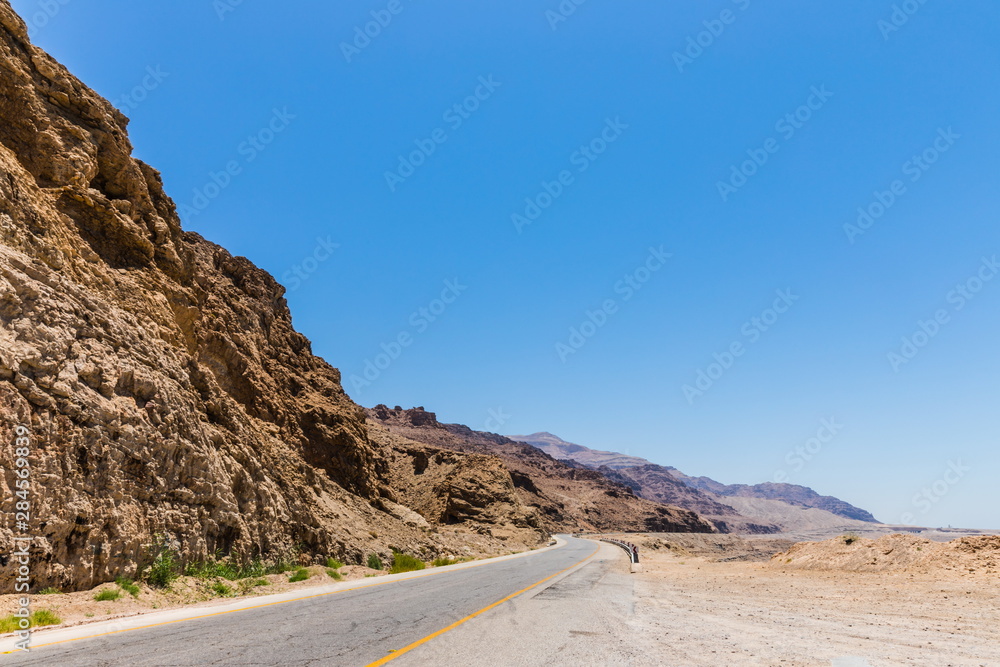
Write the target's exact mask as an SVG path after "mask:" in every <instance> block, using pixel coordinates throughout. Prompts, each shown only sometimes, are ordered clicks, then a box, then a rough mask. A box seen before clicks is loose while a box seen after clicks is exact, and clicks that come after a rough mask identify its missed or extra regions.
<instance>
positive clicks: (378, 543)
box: [0, 0, 538, 590]
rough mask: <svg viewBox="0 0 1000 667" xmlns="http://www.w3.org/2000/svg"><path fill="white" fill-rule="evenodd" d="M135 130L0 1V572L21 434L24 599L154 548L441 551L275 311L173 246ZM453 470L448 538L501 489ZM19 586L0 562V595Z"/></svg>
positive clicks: (336, 390)
mask: <svg viewBox="0 0 1000 667" xmlns="http://www.w3.org/2000/svg"><path fill="white" fill-rule="evenodd" d="M126 125H127V119H126V118H125V117H124V116H123V115H122V114H121V113H120V112H118V111H117V110H115V109H114V108H113V107H112V106H111V105H110V104H109V103H108V102H107V101H105V100H104V99H102V98H101V97H99V96H98V95H97V94H96V93H94V92H93V91H92V90H90V89H89V88H87V87H86V86H85V85H84V84H82V83H81V82H80V81H78V80H77V79H75V78H74V77H73V76H72V75H71V74H70V73H69V72H68V71H67V70H66V69H65V68H63V67H62V66H61V65H59V64H58V63H57V62H55V61H54V60H53V59H52V58H50V57H49V56H48V55H46V54H45V53H44V52H42V51H41V50H39V49H37V48H35V47H33V46H32V45H31V44H29V42H28V37H27V32H26V28H25V25H24V23H23V22H22V21H21V20H20V19H19V18H18V17H17V16H16V15H15V13H14V12H13V11H12V9H11V7H10V5H9V4H8V2H7V1H6V0H0V420H2V421H0V485H2V486H3V490H4V492H3V503H2V506H0V510H2V516H0V554H9V553H11V552H12V551H13V546H12V541H11V540H12V537H13V535H14V533H12V530H13V528H14V526H15V523H14V506H13V501H12V500H11V498H12V497H13V491H14V480H15V478H14V473H13V470H14V466H15V461H14V452H13V442H14V436H13V429H14V427H15V426H16V425H18V424H23V425H25V426H27V427H29V428H30V430H31V433H32V438H33V441H34V449H33V452H32V455H31V459H30V463H31V483H32V493H33V496H32V498H33V499H32V503H33V504H32V511H31V526H30V534H32V535H34V536H35V542H34V546H33V550H32V576H33V579H34V586H35V587H36V588H41V587H44V586H49V585H51V586H56V587H59V588H62V589H64V590H67V589H72V588H77V587H90V586H93V585H95V584H98V583H101V582H104V581H108V580H110V579H113V578H114V577H115V576H118V575H127V576H134V575H135V573H136V570H137V568H138V567H139V566H141V565H142V563H143V560H144V559H145V558H147V557H148V547H149V545H150V544H151V543H152V542H153V541H154V539H155V538H156V537H157V536H164V537H166V538H167V539H168V540H169V541H170V542H171V543H173V544H174V545H175V546H176V548H177V549H178V551H179V555H180V557H181V559H182V560H193V559H202V558H205V557H208V556H211V555H215V554H218V555H234V556H240V555H242V556H247V557H249V556H252V555H257V554H261V555H264V556H268V555H277V554H279V553H281V554H285V553H287V552H289V551H300V552H302V553H304V554H305V556H306V557H319V556H322V555H334V556H338V557H341V558H342V559H346V560H347V561H348V562H360V561H361V559H362V557H363V556H364V555H365V554H366V553H371V552H372V551H375V552H378V553H382V554H389V553H390V551H389V546H393V547H396V548H400V549H405V550H410V551H413V552H420V553H423V554H428V555H433V554H435V553H439V552H440V553H443V552H452V551H454V548H453V547H454V542H452V543H449V544H446V542H447V540H446V539H445V538H444V537H442V536H438V535H434V534H429V533H428V531H427V526H426V525H421V522H422V521H423V519H421V518H420V515H418V514H416V513H414V512H413V511H412V510H410V509H408V508H406V507H405V506H402V505H400V504H399V503H397V502H396V497H395V494H394V492H393V491H392V490H391V489H390V488H389V484H390V482H391V479H390V461H389V459H388V458H387V455H386V453H385V452H384V451H381V450H379V449H378V447H377V446H376V445H375V444H373V443H372V442H371V440H370V439H369V435H368V430H367V427H366V424H365V415H364V412H363V410H361V409H360V408H359V407H358V406H356V405H355V404H354V403H352V402H351V400H350V399H349V398H348V397H347V396H346V395H345V393H344V391H343V389H342V388H341V384H340V374H339V372H338V371H337V370H336V369H335V368H333V367H331V366H330V365H329V364H327V363H326V362H325V361H323V360H322V359H319V358H317V357H315V356H313V355H312V353H311V351H310V345H309V341H308V340H306V338H305V337H303V336H302V335H301V334H299V333H297V332H296V331H295V330H294V329H293V328H292V324H291V317H290V314H289V311H288V307H287V305H286V302H285V300H284V298H283V296H282V295H283V293H284V289H283V288H282V287H281V286H280V285H279V284H277V283H276V282H275V280H274V279H273V278H272V277H271V276H270V275H268V274H267V273H265V272H264V271H261V270H259V269H258V268H256V267H255V266H254V265H253V264H252V263H251V262H250V261H248V260H247V259H245V258H242V257H233V256H231V255H230V254H229V253H228V252H226V251H225V250H224V249H222V248H220V247H218V246H216V245H214V244H212V243H209V242H208V241H206V240H205V239H203V238H201V237H200V236H198V235H196V234H192V233H185V232H184V231H182V229H181V227H180V223H179V220H178V217H177V215H176V212H175V206H174V204H173V202H172V201H171V200H170V199H169V198H168V197H167V196H166V194H165V193H164V191H163V187H162V183H161V180H160V176H159V174H158V173H157V172H156V171H155V170H154V169H153V168H151V167H149V166H148V165H146V164H143V163H142V162H140V161H138V160H136V159H134V158H132V157H131V153H132V146H131V144H130V143H129V140H128V136H127V134H126V130H125V128H126ZM455 465H456V467H457V468H460V469H462V470H464V471H465V472H464V473H456V477H455V479H464V480H467V481H468V483H467V484H465V485H463V484H460V483H453V484H451V485H450V486H446V487H443V488H442V489H441V497H442V502H444V504H445V506H444V509H443V510H441V520H442V521H444V522H449V521H458V520H460V519H461V518H462V517H466V516H469V514H470V513H471V512H472V511H473V509H474V507H475V504H476V503H477V502H481V499H480V498H479V495H477V494H480V493H481V492H485V491H481V490H482V489H488V488H492V487H491V486H490V484H491V483H492V478H491V475H493V476H496V474H497V471H496V470H495V466H493V467H492V468H490V467H488V466H487V467H485V468H484V469H482V470H479V469H478V468H477V466H476V464H475V463H474V462H470V461H465V462H462V461H459V462H457V463H456V464H455ZM501 481H502V480H501ZM473 482H475V483H473ZM476 484H479V487H477V486H476ZM480 487H481V488H480ZM477 489H480V490H477ZM507 491H508V492H509V489H507ZM463 513H464V514H463ZM17 534H18V535H20V534H21V532H20V531H19V532H18V533H17ZM376 535H378V536H379V537H377V538H376V537H375V536H376ZM535 537H536V538H537V537H538V536H537V535H535ZM12 572H13V565H12V563H10V562H8V561H7V558H6V556H3V557H2V558H0V584H2V585H3V586H4V587H6V585H7V583H9V579H10V577H11V576H12ZM4 582H7V583H4Z"/></svg>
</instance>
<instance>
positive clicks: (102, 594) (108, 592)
mask: <svg viewBox="0 0 1000 667" xmlns="http://www.w3.org/2000/svg"><path fill="white" fill-rule="evenodd" d="M121 596H122V592H121V591H120V590H118V589H117V588H103V589H101V590H100V591H98V592H97V593H95V594H94V599H95V600H97V601H98V602H113V601H115V600H117V599H118V598H120V597H121Z"/></svg>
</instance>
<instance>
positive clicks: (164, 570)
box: [144, 535, 180, 588]
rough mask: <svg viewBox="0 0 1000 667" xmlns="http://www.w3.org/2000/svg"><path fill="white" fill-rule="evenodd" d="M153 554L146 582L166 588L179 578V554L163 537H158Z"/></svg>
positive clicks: (146, 574) (147, 570)
mask: <svg viewBox="0 0 1000 667" xmlns="http://www.w3.org/2000/svg"><path fill="white" fill-rule="evenodd" d="M152 553H153V562H152V563H151V564H150V565H149V567H148V568H147V569H146V571H145V572H144V576H145V579H146V582H147V583H148V584H149V585H150V586H155V587H156V588H166V587H167V586H169V585H170V583H171V582H172V581H173V580H174V579H176V578H177V576H178V572H179V570H180V564H179V563H178V560H177V552H176V550H174V548H173V547H171V546H170V544H169V543H168V542H167V539H166V538H165V537H164V536H163V535H157V536H156V541H155V542H154V543H153V547H152Z"/></svg>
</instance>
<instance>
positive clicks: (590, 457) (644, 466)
mask: <svg viewBox="0 0 1000 667" xmlns="http://www.w3.org/2000/svg"><path fill="white" fill-rule="evenodd" d="M510 437H511V438H513V439H516V440H519V441H521V442H527V443H529V444H532V445H535V446H537V447H538V448H540V449H541V450H543V451H545V452H546V453H548V454H551V455H552V456H553V457H555V458H558V459H561V460H572V461H576V462H578V463H581V464H583V465H586V466H589V467H592V468H595V469H598V470H602V471H603V472H605V474H606V475H607V476H608V477H610V478H612V479H615V480H616V481H618V482H621V483H623V484H626V485H628V486H630V487H631V488H632V489H633V490H634V491H635V492H636V493H637V494H638V495H640V496H642V497H644V498H649V499H651V500H656V501H658V502H665V503H672V504H675V505H679V506H681V507H685V508H687V509H691V510H694V511H696V512H698V513H700V514H702V515H703V516H705V517H706V518H708V519H710V520H711V521H713V523H715V524H716V525H717V526H718V527H719V528H720V529H721V530H723V531H732V532H739V533H771V532H777V531H779V530H796V531H799V530H803V529H805V528H806V527H807V526H810V525H812V526H814V527H815V528H817V529H825V528H830V527H833V526H850V525H851V522H855V521H864V522H872V523H877V520H876V519H875V517H873V516H872V515H871V514H870V513H869V512H867V511H865V510H863V509H861V508H858V507H855V506H853V505H851V504H850V503H847V502H845V501H843V500H840V499H839V498H834V497H833V496H821V495H820V494H818V493H816V492H815V491H813V490H812V489H810V488H808V487H805V486H799V485H796V484H775V483H766V484H756V485H753V486H750V485H746V484H733V485H726V484H722V483H720V482H716V481H715V480H713V479H711V478H708V477H690V476H688V475H685V474H684V473H682V472H681V471H680V470H677V469H676V468H673V467H670V466H660V465H656V464H655V463H650V462H649V461H647V460H646V459H641V458H638V457H635V456H629V455H627V454H621V453H619V452H606V451H601V450H596V449H590V448H588V447H584V446H582V445H577V444H574V443H571V442H566V441H565V440H562V439H561V438H559V437H557V436H555V435H552V434H551V433H545V432H542V433H534V434H532V435H526V436H520V435H519V436H510ZM755 501H760V502H755ZM764 501H768V502H764ZM802 509H812V510H816V511H815V512H811V513H803V512H801V511H796V510H802ZM845 520H846V521H845Z"/></svg>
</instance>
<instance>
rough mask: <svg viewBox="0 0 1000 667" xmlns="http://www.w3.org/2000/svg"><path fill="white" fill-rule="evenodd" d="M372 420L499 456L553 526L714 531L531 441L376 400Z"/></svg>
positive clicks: (528, 501)
mask: <svg viewBox="0 0 1000 667" xmlns="http://www.w3.org/2000/svg"><path fill="white" fill-rule="evenodd" d="M368 415H369V419H370V421H371V422H373V423H376V424H379V425H381V426H384V427H385V428H388V429H389V430H390V431H391V432H392V433H394V434H397V435H401V436H403V437H405V438H408V439H410V440H413V441H418V442H422V443H425V444H428V445H431V446H433V447H436V448H440V449H446V450H451V451H459V452H466V453H469V454H487V455H490V456H492V457H498V458H499V459H500V460H502V461H503V463H504V465H505V467H506V468H507V470H509V472H510V476H511V478H512V480H513V483H514V486H515V487H516V489H517V495H518V498H519V499H520V502H521V503H522V504H523V505H524V506H525V507H527V508H530V509H532V510H533V511H534V512H536V513H537V515H538V517H539V518H538V520H537V521H538V525H540V526H542V527H543V528H545V529H548V530H551V531H655V532H712V531H714V530H715V528H714V526H713V525H712V524H711V523H709V522H708V521H706V520H705V519H703V518H702V517H700V516H699V515H698V514H697V513H696V512H693V511H691V510H689V509H683V508H681V507H677V506H675V505H670V504H664V503H660V502H655V501H652V500H649V499H645V498H641V497H638V496H637V495H636V494H635V493H634V492H633V490H632V489H631V488H629V486H627V485H625V484H620V483H617V482H615V481H612V480H610V479H608V478H607V477H606V476H605V475H604V474H603V473H601V472H599V471H597V470H592V469H590V468H587V467H585V466H582V465H578V464H573V463H567V462H564V461H558V460H556V459H554V458H553V457H551V456H549V455H548V454H546V453H545V452H543V451H542V450H540V449H538V448H537V447H534V446H532V445H529V444H526V443H523V442H515V441H514V440H511V439H510V438H506V437H504V436H502V435H497V434H495V433H485V432H481V431H474V430H472V429H470V428H469V427H467V426H463V425H461V424H442V423H440V422H439V421H438V419H437V416H436V415H435V414H434V413H433V412H428V411H426V410H424V409H423V408H413V409H409V410H404V409H403V408H401V407H399V406H396V407H395V408H389V407H387V406H385V405H378V406H376V407H375V408H372V409H370V410H369V411H368Z"/></svg>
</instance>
